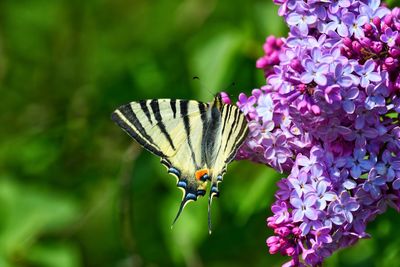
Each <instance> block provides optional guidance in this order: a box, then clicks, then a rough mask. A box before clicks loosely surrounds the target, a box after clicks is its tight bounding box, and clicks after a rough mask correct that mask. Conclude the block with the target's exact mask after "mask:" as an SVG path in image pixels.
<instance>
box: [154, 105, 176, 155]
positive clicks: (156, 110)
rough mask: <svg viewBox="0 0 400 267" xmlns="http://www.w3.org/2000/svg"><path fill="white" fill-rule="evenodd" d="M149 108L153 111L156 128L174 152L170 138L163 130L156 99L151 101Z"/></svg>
mask: <svg viewBox="0 0 400 267" xmlns="http://www.w3.org/2000/svg"><path fill="white" fill-rule="evenodd" d="M150 107H151V110H152V111H153V114H154V117H155V118H156V121H157V126H158V128H160V131H161V132H162V133H163V134H164V136H165V138H167V140H168V142H169V144H170V146H171V147H172V148H173V149H174V150H176V149H175V146H174V143H173V142H172V139H171V136H170V135H169V133H168V132H167V129H166V128H165V124H164V122H163V121H162V117H161V113H160V106H159V104H158V100H157V99H153V100H151V102H150Z"/></svg>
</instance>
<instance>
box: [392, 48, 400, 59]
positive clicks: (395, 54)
mask: <svg viewBox="0 0 400 267" xmlns="http://www.w3.org/2000/svg"><path fill="white" fill-rule="evenodd" d="M389 55H390V56H392V57H399V56H400V48H398V47H391V48H389Z"/></svg>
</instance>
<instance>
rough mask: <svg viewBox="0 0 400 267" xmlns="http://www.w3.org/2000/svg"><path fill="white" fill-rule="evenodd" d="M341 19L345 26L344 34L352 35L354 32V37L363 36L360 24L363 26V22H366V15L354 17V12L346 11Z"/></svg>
mask: <svg viewBox="0 0 400 267" xmlns="http://www.w3.org/2000/svg"><path fill="white" fill-rule="evenodd" d="M342 20H343V22H344V23H345V24H346V26H347V28H346V30H347V32H346V36H352V35H353V34H354V36H355V37H356V38H361V37H364V31H363V28H362V26H364V24H365V23H367V22H368V18H367V17H365V16H358V17H357V18H356V16H355V15H354V13H351V12H348V13H345V14H344V15H343V16H342Z"/></svg>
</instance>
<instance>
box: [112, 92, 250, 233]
mask: <svg viewBox="0 0 400 267" xmlns="http://www.w3.org/2000/svg"><path fill="white" fill-rule="evenodd" d="M112 120H113V121H115V122H116V123H117V124H118V125H119V126H120V127H121V128H122V129H123V130H124V131H126V132H127V133H128V134H129V135H130V136H131V137H132V138H133V139H135V140H136V141H137V142H138V143H139V144H141V145H142V146H143V147H144V148H146V149H147V150H149V151H150V152H152V153H153V154H155V155H157V156H159V157H161V163H162V164H163V165H165V166H166V167H167V169H168V172H169V173H171V174H172V175H174V176H175V177H176V178H177V186H178V188H180V189H182V191H183V198H182V202H181V204H180V207H179V210H178V213H177V215H176V217H175V219H174V222H173V224H174V223H175V222H176V220H177V219H178V217H179V215H180V214H181V212H182V210H183V208H184V207H185V205H186V204H187V203H188V202H190V201H193V200H194V201H195V200H197V198H199V197H200V196H204V195H205V193H206V190H207V184H208V183H210V193H209V198H208V228H209V232H210V233H211V203H212V199H213V197H218V196H219V191H218V183H219V182H221V181H222V177H223V175H224V174H225V172H226V168H227V164H228V163H230V162H231V161H232V160H233V159H234V157H235V154H236V152H237V150H238V149H239V147H240V145H241V144H242V143H243V141H244V140H245V138H246V136H247V133H248V127H247V121H246V118H245V116H244V115H243V113H242V112H241V111H240V109H239V108H238V107H237V106H234V105H230V104H225V103H223V101H222V96H221V94H218V95H216V97H215V98H214V101H213V102H211V103H202V102H198V101H194V100H173V99H152V100H142V101H137V102H131V103H129V104H127V105H123V106H121V107H120V108H118V109H117V110H115V111H114V112H113V114H112Z"/></svg>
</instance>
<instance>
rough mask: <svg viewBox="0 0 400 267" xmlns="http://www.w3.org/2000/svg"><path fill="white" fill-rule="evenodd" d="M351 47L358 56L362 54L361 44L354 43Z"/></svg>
mask: <svg viewBox="0 0 400 267" xmlns="http://www.w3.org/2000/svg"><path fill="white" fill-rule="evenodd" d="M351 46H352V47H353V50H354V51H355V52H356V53H357V54H359V53H361V48H362V46H361V44H360V43H359V42H358V41H353V42H352V43H351Z"/></svg>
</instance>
